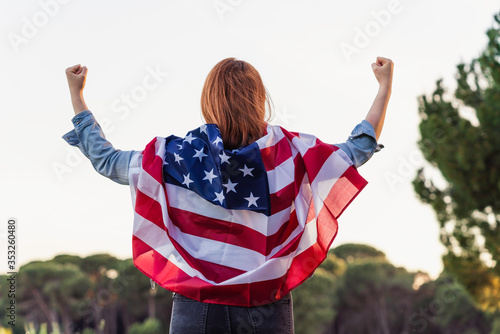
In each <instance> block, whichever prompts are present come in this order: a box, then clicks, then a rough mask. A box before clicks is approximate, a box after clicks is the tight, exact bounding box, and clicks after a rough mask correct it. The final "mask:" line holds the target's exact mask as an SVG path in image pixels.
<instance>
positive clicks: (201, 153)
mask: <svg viewBox="0 0 500 334" xmlns="http://www.w3.org/2000/svg"><path fill="white" fill-rule="evenodd" d="M194 151H195V152H196V153H195V154H194V155H193V158H199V159H200V162H201V159H203V158H204V157H206V156H207V155H206V154H205V153H203V147H202V148H201V150H197V149H194Z"/></svg>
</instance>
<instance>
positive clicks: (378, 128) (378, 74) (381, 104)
mask: <svg viewBox="0 0 500 334" xmlns="http://www.w3.org/2000/svg"><path fill="white" fill-rule="evenodd" d="M393 68H394V64H393V62H392V60H390V59H388V58H383V57H377V60H376V62H375V63H373V64H372V70H373V73H374V74H375V78H377V81H378V83H379V89H378V93H377V96H376V97H375V100H374V101H373V103H372V106H371V108H370V110H369V111H368V114H367V115H366V118H365V120H366V121H368V122H370V124H371V125H372V126H373V128H374V129H375V137H376V139H377V140H378V138H379V137H380V133H381V132H382V127H383V126H384V119H385V112H386V110H387V105H388V104H389V98H390V97H391V89H392V71H393Z"/></svg>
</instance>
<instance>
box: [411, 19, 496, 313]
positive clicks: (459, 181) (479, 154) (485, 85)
mask: <svg viewBox="0 0 500 334" xmlns="http://www.w3.org/2000/svg"><path fill="white" fill-rule="evenodd" d="M487 35H488V39H489V43H488V45H487V47H486V49H485V51H484V52H483V53H482V54H481V56H480V57H478V58H477V59H474V60H473V61H471V63H470V64H459V65H458V66H457V70H458V72H457V77H456V79H457V88H456V90H455V92H454V94H453V96H447V94H446V92H445V89H444V87H443V85H442V80H438V81H437V84H436V90H435V91H434V93H433V94H432V96H431V97H429V98H428V97H426V96H420V97H419V112H420V117H421V123H420V133H421V138H422V139H421V140H420V141H419V143H418V144H419V148H420V150H421V151H422V153H423V155H424V157H425V158H426V160H427V161H428V162H429V163H430V164H431V165H432V167H431V168H422V169H420V170H419V172H418V174H417V176H416V178H415V180H414V181H413V184H414V189H415V192H416V193H417V194H418V196H419V198H420V200H421V201H422V202H424V203H428V204H430V205H431V206H432V208H433V209H434V211H435V212H436V215H437V219H438V221H439V224H440V238H441V242H442V243H443V245H444V246H445V247H446V249H447V253H446V254H445V255H444V257H443V261H444V266H445V269H446V271H447V272H449V273H451V274H453V275H454V276H455V277H456V278H457V279H458V280H459V282H460V283H462V284H463V285H464V286H465V287H466V288H467V290H468V291H469V292H470V293H471V295H472V296H473V297H474V299H475V300H476V302H477V303H478V304H479V305H480V306H481V307H482V308H483V309H485V310H489V311H492V312H494V311H499V310H500V262H498V261H497V260H498V259H500V228H499V227H500V169H499V168H498V167H499V166H500V136H499V133H500V114H499V112H500V13H499V14H497V15H496V16H495V26H494V27H493V28H491V29H489V30H488V32H487ZM466 111H469V112H471V113H473V117H472V118H474V116H475V118H476V120H475V121H473V122H471V120H469V119H468V118H466V117H465V114H464V113H465V112H466ZM469 118H470V117H469ZM473 123H474V124H473ZM436 170H438V171H439V172H440V173H441V175H442V176H443V178H444V180H445V181H446V185H445V186H440V187H438V186H437V185H436V184H435V182H433V181H432V180H430V179H429V177H428V175H429V172H430V171H434V172H435V171H436Z"/></svg>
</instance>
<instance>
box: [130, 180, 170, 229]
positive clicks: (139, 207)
mask: <svg viewBox="0 0 500 334" xmlns="http://www.w3.org/2000/svg"><path fill="white" fill-rule="evenodd" d="M136 196H137V197H136V203H135V212H137V213H138V214H139V215H140V216H142V217H144V218H146V219H147V220H149V221H151V222H152V223H153V224H155V225H156V226H158V227H159V228H161V229H162V230H165V224H164V222H163V214H162V208H161V205H160V203H158V202H157V201H155V200H154V199H152V198H151V197H149V196H148V195H145V194H144V193H143V192H141V191H140V190H139V189H137V194H136Z"/></svg>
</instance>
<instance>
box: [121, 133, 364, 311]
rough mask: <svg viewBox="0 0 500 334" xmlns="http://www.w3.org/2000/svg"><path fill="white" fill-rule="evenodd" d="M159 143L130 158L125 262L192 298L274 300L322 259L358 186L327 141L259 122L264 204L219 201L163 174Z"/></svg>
mask: <svg viewBox="0 0 500 334" xmlns="http://www.w3.org/2000/svg"><path fill="white" fill-rule="evenodd" d="M196 133H197V132H196V130H193V131H191V132H190V133H189V135H190V136H191V135H192V134H194V135H196ZM189 139H191V138H189ZM198 139H199V138H198ZM165 142H166V140H165V138H161V137H157V138H155V139H153V140H152V141H151V142H150V143H149V144H148V145H147V146H146V148H145V149H144V151H143V152H142V153H137V154H136V156H134V157H133V158H132V161H131V164H130V168H129V179H130V185H131V191H132V200H133V204H134V210H135V219H134V235H133V254H134V264H135V265H136V266H137V268H139V269H140V270H141V271H142V272H144V273H145V274H146V275H147V276H149V277H151V278H152V279H153V280H155V281H156V282H157V283H158V284H160V285H161V286H163V287H164V288H166V289H169V290H172V291H175V292H178V293H180V294H182V295H184V296H186V297H189V298H193V299H196V300H200V301H205V302H212V303H221V304H228V305H240V306H253V305H260V304H265V303H269V302H272V301H276V300H278V299H280V298H281V297H282V296H284V295H285V294H287V293H288V292H289V291H290V290H292V289H294V288H295V287H297V286H298V285H299V284H301V283H302V282H303V281H304V280H305V279H307V278H308V277H309V276H310V275H311V274H312V273H313V272H314V270H315V269H316V268H317V266H318V265H319V264H320V263H321V262H322V261H323V260H324V259H325V257H326V253H327V252H328V249H329V247H330V245H331V243H332V242H333V239H334V238H335V236H336V234H337V229H338V226H337V221H336V218H338V217H339V216H340V214H341V213H342V212H343V210H344V209H345V208H346V207H347V206H348V205H349V204H350V202H351V201H352V200H353V199H354V198H355V197H356V196H357V194H358V193H359V192H360V191H361V190H362V189H363V187H364V186H365V185H366V181H365V180H364V179H363V178H362V177H361V176H360V175H359V174H358V173H357V171H356V169H355V168H354V167H353V166H352V162H351V161H350V160H349V158H348V157H347V156H346V155H345V153H344V152H342V151H341V150H339V149H338V148H337V147H335V146H333V145H329V144H325V143H322V142H321V141H319V140H318V139H317V138H315V137H314V136H310V135H306V134H300V133H294V132H288V131H286V130H285V129H283V128H281V127H277V126H268V128H267V134H266V135H265V136H264V137H262V138H260V139H259V140H258V141H257V142H256V144H257V145H258V148H259V150H260V157H258V158H259V159H262V164H263V166H264V168H265V172H266V173H267V182H268V187H269V197H270V198H269V200H270V211H269V213H268V214H267V215H266V214H265V213H263V212H257V211H250V210H243V209H227V208H224V207H222V206H221V205H217V203H211V202H210V201H208V200H207V199H205V198H203V197H202V196H200V195H198V194H197V193H195V192H193V191H191V190H189V189H188V188H186V187H184V186H182V185H179V184H178V182H177V183H176V184H174V183H166V182H164V178H163V167H164V165H165V164H166V161H165V160H164V157H165V152H166V149H167V148H166V145H165ZM214 152H216V151H214ZM200 161H201V159H200ZM165 168H167V169H168V168H170V165H167V166H165ZM243 169H244V168H243ZM243 173H245V172H243ZM238 191H243V190H242V189H240V190H238ZM245 191H247V193H251V189H245ZM247 193H245V196H246V194H247ZM248 205H249V206H250V202H249V204H248Z"/></svg>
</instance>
